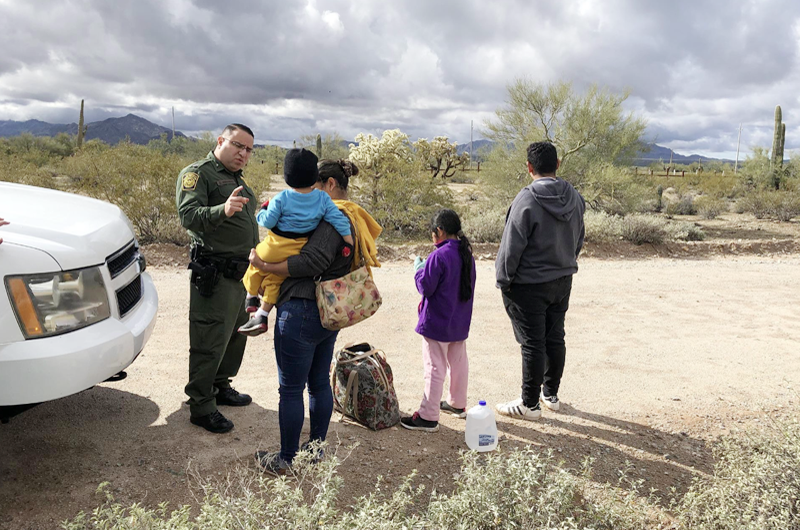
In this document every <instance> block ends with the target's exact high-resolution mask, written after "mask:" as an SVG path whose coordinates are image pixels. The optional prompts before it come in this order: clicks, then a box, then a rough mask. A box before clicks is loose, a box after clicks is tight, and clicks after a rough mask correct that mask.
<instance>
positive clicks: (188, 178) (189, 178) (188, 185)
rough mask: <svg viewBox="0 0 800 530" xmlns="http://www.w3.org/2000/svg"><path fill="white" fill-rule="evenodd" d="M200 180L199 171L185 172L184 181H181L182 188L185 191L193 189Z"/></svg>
mask: <svg viewBox="0 0 800 530" xmlns="http://www.w3.org/2000/svg"><path fill="white" fill-rule="evenodd" d="M198 180H200V175H198V174H197V173H185V174H184V175H183V181H182V182H181V188H182V189H183V191H191V190H193V189H195V188H196V187H197V181H198Z"/></svg>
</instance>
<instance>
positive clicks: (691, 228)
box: [666, 221, 706, 241]
mask: <svg viewBox="0 0 800 530" xmlns="http://www.w3.org/2000/svg"><path fill="white" fill-rule="evenodd" d="M666 229H667V240H669V241H702V240H704V239H705V238H706V233H705V232H703V229H702V228H700V227H699V226H698V225H696V224H694V223H687V222H680V221H679V222H676V221H670V222H668V223H667V225H666Z"/></svg>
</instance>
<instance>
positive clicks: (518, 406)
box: [495, 398, 542, 421]
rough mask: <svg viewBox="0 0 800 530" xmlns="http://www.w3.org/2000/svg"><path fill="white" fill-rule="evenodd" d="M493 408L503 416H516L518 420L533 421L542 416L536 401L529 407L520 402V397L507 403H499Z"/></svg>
mask: <svg viewBox="0 0 800 530" xmlns="http://www.w3.org/2000/svg"><path fill="white" fill-rule="evenodd" d="M495 408H496V409H497V412H499V413H500V414H502V415H503V416H508V417H510V418H517V419H519V420H528V421H533V420H538V419H539V418H540V417H541V416H542V408H541V407H540V406H539V402H538V401H537V402H536V405H534V406H533V407H530V408H529V407H526V406H525V404H524V403H523V402H522V398H517V399H515V400H514V401H509V402H508V403H499V404H498V405H497V406H496V407H495Z"/></svg>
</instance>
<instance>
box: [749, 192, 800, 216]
mask: <svg viewBox="0 0 800 530" xmlns="http://www.w3.org/2000/svg"><path fill="white" fill-rule="evenodd" d="M739 208H741V210H742V211H743V212H749V213H752V214H753V215H754V216H755V217H756V219H776V220H778V221H789V220H791V219H792V218H794V217H797V216H798V215H800V193H797V192H794V191H774V190H767V191H754V192H752V193H750V194H748V195H746V196H745V197H744V198H742V199H741V200H740V201H739V202H738V203H737V209H739Z"/></svg>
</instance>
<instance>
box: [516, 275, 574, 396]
mask: <svg viewBox="0 0 800 530" xmlns="http://www.w3.org/2000/svg"><path fill="white" fill-rule="evenodd" d="M571 290H572V275H569V276H564V277H563V278H558V279H557V280H553V281H550V282H545V283H536V284H526V285H519V284H511V287H509V288H508V289H505V290H504V291H503V304H504V305H505V307H506V313H508V316H509V318H511V325H512V326H513V327H514V335H515V336H516V339H517V342H518V343H519V344H520V346H521V349H522V402H523V403H524V405H525V406H526V407H534V406H536V404H537V403H538V402H539V388H540V387H541V386H542V385H544V388H543V392H544V394H545V395H546V396H553V395H556V394H558V387H559V385H560V384H561V375H562V374H563V373H564V358H565V356H566V352H567V349H566V346H565V345H564V317H565V316H566V314H567V309H568V308H569V294H570V291H571Z"/></svg>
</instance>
